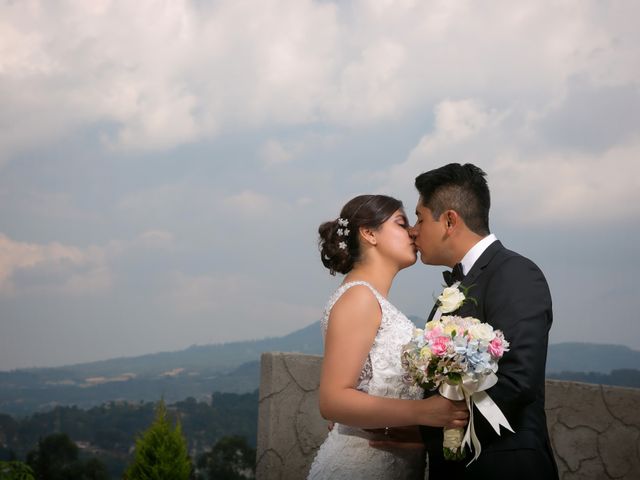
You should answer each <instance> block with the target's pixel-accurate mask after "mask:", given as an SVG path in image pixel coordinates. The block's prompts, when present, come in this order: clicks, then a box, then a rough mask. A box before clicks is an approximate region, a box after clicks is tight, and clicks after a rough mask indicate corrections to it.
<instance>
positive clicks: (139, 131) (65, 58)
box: [0, 0, 640, 370]
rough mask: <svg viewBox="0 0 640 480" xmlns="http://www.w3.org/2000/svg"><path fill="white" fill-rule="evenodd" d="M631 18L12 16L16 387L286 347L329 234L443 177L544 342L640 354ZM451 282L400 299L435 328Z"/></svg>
mask: <svg viewBox="0 0 640 480" xmlns="http://www.w3.org/2000/svg"><path fill="white" fill-rule="evenodd" d="M639 17H640V6H639V5H638V3H637V2H634V1H620V2H601V1H582V0H579V1H578V0H576V1H563V2H544V1H539V2H530V1H511V0H505V1H494V2H473V1H466V2H465V1H459V2H449V1H417V0H414V1H411V0H404V1H390V0H378V1H364V0H363V1H357V0H354V1H344V2H343V1H340V2H331V1H317V0H316V1H308V0H262V1H243V0H218V1H208V0H139V1H136V2H131V1H126V0H123V1H115V0H114V1H110V0H91V1H85V0H77V1H70V0H69V1H62V0H61V1H56V2H51V1H48V0H24V1H20V2H11V1H4V2H2V3H0V370H7V369H13V368H20V367H28V366H53V365H62V364H69V363H76V362H83V361H89V360H97V359H105V358H111V357H115V356H129V355H138V354H143V353H149V352H157V351H163V350H176V349H181V348H185V347H188V346H189V345H192V344H206V343H213V342H222V341H230V340H238V339H249V338H262V337H264V336H268V335H281V334H285V333H288V332H291V331H293V330H296V329H298V328H301V327H304V326H306V325H308V324H310V323H312V322H314V321H316V320H318V319H319V318H320V315H321V311H322V307H323V304H324V302H325V301H326V299H327V297H328V296H329V294H330V293H331V291H332V290H333V288H335V286H337V284H338V283H339V282H340V278H334V277H331V276H330V275H329V274H328V271H326V270H325V269H324V268H323V267H322V265H321V263H320V261H319V254H318V252H317V246H316V245H317V238H316V232H317V226H318V225H319V224H320V223H321V222H322V221H324V220H327V219H330V218H335V216H336V215H337V213H338V211H339V208H340V206H341V205H342V204H343V203H344V202H345V201H347V200H348V199H349V198H351V197H352V196H355V195H357V194H360V193H370V192H380V193H387V194H392V195H394V196H397V197H398V198H401V199H402V200H403V201H404V202H405V205H406V206H407V209H408V211H409V212H411V215H410V216H411V219H412V220H413V215H412V212H413V210H414V206H415V202H416V198H417V197H416V193H415V192H414V189H413V179H414V177H415V176H416V175H417V174H419V173H420V172H423V171H425V170H429V169H431V168H434V167H437V166H440V165H442V164H445V163H449V162H461V163H465V162H472V163H475V164H477V165H479V166H481V167H482V168H483V169H484V170H485V171H486V172H487V173H488V180H489V183H490V186H491V188H492V195H493V206H492V216H491V227H492V231H493V232H494V233H496V234H497V236H498V237H499V238H500V239H501V240H502V241H503V243H505V244H506V245H507V246H508V247H510V248H512V249H514V250H517V251H519V252H521V253H523V254H525V255H526V256H528V257H530V258H531V259H533V260H534V261H535V262H536V263H538V264H539V265H540V266H541V268H542V269H543V270H544V272H545V273H546V275H547V278H548V281H549V283H550V286H551V289H552V294H553V298H554V309H555V323H554V326H553V329H552V334H551V341H552V342H562V341H589V342H598V343H617V344H623V345H628V346H630V347H632V348H635V349H640V322H639V320H640V319H639V318H638V311H639V309H638V293H639V292H638V282H637V278H636V275H635V267H636V266H637V265H638V253H637V252H638V247H637V245H638V244H639V242H640V30H639V29H638V28H637V19H638V18H639ZM440 283H441V277H440V269H437V268H434V267H426V266H424V265H421V264H417V265H416V266H414V267H412V268H410V269H408V270H406V271H403V272H401V273H400V275H399V276H398V279H397V282H396V284H395V286H394V288H393V290H392V292H391V300H392V301H394V302H395V303H396V304H397V306H398V307H400V308H401V309H402V310H403V311H405V312H406V313H408V314H412V315H418V316H424V315H425V314H426V311H427V310H428V309H429V308H430V305H431V302H432V298H433V294H434V293H436V292H438V291H439V289H440Z"/></svg>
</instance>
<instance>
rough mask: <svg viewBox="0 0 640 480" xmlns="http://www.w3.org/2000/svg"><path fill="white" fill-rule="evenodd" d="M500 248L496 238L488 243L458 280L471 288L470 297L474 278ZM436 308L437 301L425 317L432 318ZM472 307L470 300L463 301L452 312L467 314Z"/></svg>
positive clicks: (500, 245) (500, 244)
mask: <svg viewBox="0 0 640 480" xmlns="http://www.w3.org/2000/svg"><path fill="white" fill-rule="evenodd" d="M501 250H504V246H503V245H502V243H500V240H496V241H495V242H493V243H492V244H491V245H489V246H488V247H487V249H486V250H485V251H484V252H482V255H480V257H479V258H478V260H476V263H474V264H473V266H472V267H471V270H469V273H467V274H466V275H465V277H464V278H463V279H462V281H461V282H460V285H461V286H462V287H466V288H470V289H471V291H470V292H469V296H470V297H473V288H472V287H473V286H474V285H475V283H476V280H477V279H478V277H479V276H480V275H481V274H482V272H483V271H484V269H485V268H486V267H487V265H489V263H491V260H493V257H495V255H496V254H497V253H498V252H499V251H501ZM437 308H438V303H437V302H436V303H435V304H434V305H433V308H432V309H431V312H430V313H429V316H428V317H427V321H429V320H431V319H432V318H433V316H434V315H435V313H436V310H437ZM474 309H475V305H474V304H473V303H472V302H465V304H464V305H463V306H462V307H460V308H459V309H458V310H456V311H455V312H452V314H455V315H460V316H464V315H466V314H467V313H469V314H471V313H473V312H472V311H471V310H474Z"/></svg>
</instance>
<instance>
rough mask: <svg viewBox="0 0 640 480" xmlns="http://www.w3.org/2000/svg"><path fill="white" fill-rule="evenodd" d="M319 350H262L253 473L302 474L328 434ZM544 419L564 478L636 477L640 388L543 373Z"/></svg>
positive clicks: (267, 478)
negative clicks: (321, 397) (320, 400)
mask: <svg viewBox="0 0 640 480" xmlns="http://www.w3.org/2000/svg"><path fill="white" fill-rule="evenodd" d="M321 361H322V357H319V356H315V355H303V354H298V353H276V352H270V353H264V354H263V355H262V371H261V379H260V406H259V419H258V455H257V478H258V480H275V479H282V480H295V479H304V478H306V475H307V471H308V470H309V466H310V465H311V462H312V461H313V458H314V456H315V452H316V450H317V448H318V447H319V446H320V444H321V443H322V441H323V440H324V438H325V436H326V434H327V421H326V420H324V419H323V418H322V417H321V416H320V413H319V411H318V396H317V391H318V383H319V378H320V363H321ZM546 395H547V398H546V411H547V423H548V426H549V434H550V435H551V442H552V444H553V449H554V452H555V454H556V461H557V462H558V468H559V470H560V478H561V479H562V480H573V479H576V480H577V479H580V480H590V479H593V480H596V479H597V480H602V479H605V480H606V479H625V480H626V479H629V480H631V479H634V480H637V479H640V408H639V407H638V406H639V405H640V389H634V388H619V387H609V386H606V385H591V384H585V383H575V382H561V381H556V380H547V385H546Z"/></svg>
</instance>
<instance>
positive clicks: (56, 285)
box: [0, 234, 112, 295]
mask: <svg viewBox="0 0 640 480" xmlns="http://www.w3.org/2000/svg"><path fill="white" fill-rule="evenodd" d="M111 284H112V275H111V271H110V269H109V267H108V265H107V260H106V256H105V252H104V250H103V249H101V248H98V247H88V248H84V249H83V248H78V247H74V246H69V245H62V244H60V243H50V244H47V245H38V244H34V243H26V242H17V241H14V240H12V239H10V238H9V237H7V236H6V235H3V234H0V293H1V294H4V295H16V294H21V293H25V292H46V291H48V292H57V293H62V294H72V295H81V294H87V293H94V292H100V291H105V290H107V289H109V288H110V287H111Z"/></svg>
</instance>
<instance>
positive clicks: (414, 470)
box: [308, 195, 468, 480]
mask: <svg viewBox="0 0 640 480" xmlns="http://www.w3.org/2000/svg"><path fill="white" fill-rule="evenodd" d="M408 227H409V225H408V222H407V217H406V215H405V213H404V210H403V208H402V202H400V201H399V200H396V199H394V198H391V197H387V196H384V195H361V196H358V197H355V198H353V199H352V200H350V201H349V202H348V203H347V204H346V205H345V206H344V207H343V208H342V211H341V212H340V217H339V218H337V219H336V220H334V221H329V222H325V223H323V224H322V225H320V228H319V234H320V250H321V258H322V263H323V264H324V266H325V267H327V268H328V269H329V271H330V273H331V274H332V275H335V273H336V272H339V273H342V274H346V276H345V278H344V281H343V283H342V285H340V287H339V288H338V289H337V290H336V292H335V293H334V294H333V295H332V296H331V298H330V299H329V302H328V303H327V306H326V309H325V314H324V318H323V320H322V331H323V336H324V342H325V344H324V359H323V363H322V375H321V378H320V391H319V403H320V413H321V414H322V416H323V417H324V418H326V419H327V420H331V421H333V422H335V424H334V427H333V428H332V430H331V431H330V432H329V435H328V437H327V439H326V440H325V441H324V443H323V444H322V446H321V447H320V449H319V450H318V453H317V455H316V458H315V459H314V461H313V464H312V465H311V470H310V472H309V476H308V478H309V479H313V480H316V479H330V478H331V479H341V478H345V479H349V480H356V479H365V478H366V479H389V480H391V479H394V480H395V479H422V478H424V450H422V449H417V448H414V449H409V448H405V449H396V450H393V451H390V450H382V449H376V448H372V447H370V446H369V441H370V440H375V438H376V435H378V434H377V433H376V430H375V429H384V432H387V433H388V432H389V427H403V426H410V427H408V428H407V429H405V431H408V432H410V433H412V434H414V435H415V438H416V441H419V434H418V429H417V427H416V425H429V426H433V427H444V426H446V427H463V426H464V425H466V423H467V417H468V412H467V410H466V406H465V405H464V402H451V401H449V400H447V399H445V398H443V397H441V396H439V395H434V396H432V397H429V398H428V399H424V400H423V399H422V397H423V391H422V390H421V389H420V388H418V387H415V386H409V385H406V384H405V383H403V381H402V376H403V373H404V372H403V369H402V366H401V363H400V352H401V348H402V346H403V345H404V344H405V343H407V342H408V341H409V339H410V337H411V335H412V333H413V329H414V326H413V324H412V323H411V321H410V320H409V319H407V317H406V316H404V315H403V314H402V313H401V312H400V311H399V310H398V309H397V308H395V307H394V306H393V305H392V304H391V303H390V302H389V301H388V300H387V294H388V292H389V289H390V288H391V283H392V281H393V279H394V277H395V276H396V274H397V273H398V272H399V271H400V270H402V269H403V268H406V267H409V266H411V265H413V264H414V263H415V261H416V249H415V246H414V244H413V240H412V238H411V237H410V235H409V233H408ZM393 431H394V432H398V431H401V430H398V429H394V430H393Z"/></svg>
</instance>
